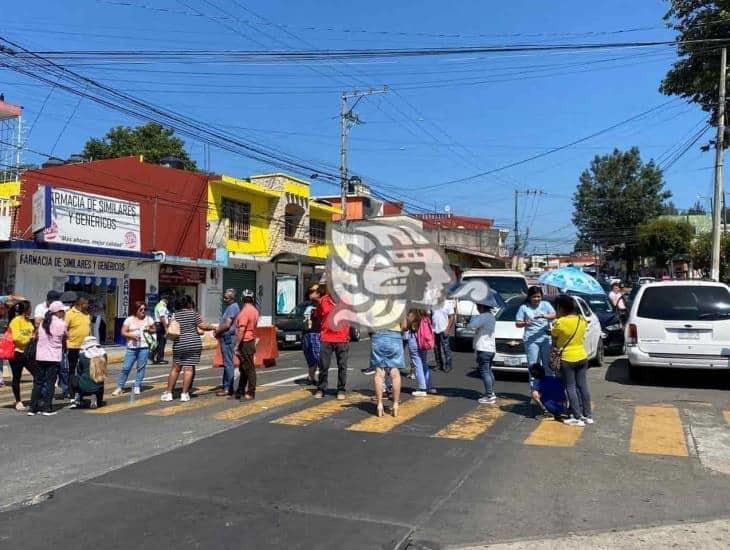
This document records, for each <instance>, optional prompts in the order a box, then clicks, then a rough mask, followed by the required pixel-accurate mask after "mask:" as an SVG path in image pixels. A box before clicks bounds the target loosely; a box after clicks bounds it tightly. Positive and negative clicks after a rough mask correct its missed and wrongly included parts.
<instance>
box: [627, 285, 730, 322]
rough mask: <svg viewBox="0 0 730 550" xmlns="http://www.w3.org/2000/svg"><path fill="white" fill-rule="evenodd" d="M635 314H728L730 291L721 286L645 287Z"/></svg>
mask: <svg viewBox="0 0 730 550" xmlns="http://www.w3.org/2000/svg"><path fill="white" fill-rule="evenodd" d="M636 315H637V316H638V317H644V318H646V319H661V320H663V321H700V320H703V321H710V320H717V319H727V318H728V317H730V293H729V292H728V291H727V288H725V287H722V286H699V285H698V286H692V285H686V286H685V285H682V286H679V285H676V286H675V285H671V286H658V287H653V288H647V289H646V290H645V291H644V294H643V295H642V296H641V301H640V302H639V310H638V311H637V312H636Z"/></svg>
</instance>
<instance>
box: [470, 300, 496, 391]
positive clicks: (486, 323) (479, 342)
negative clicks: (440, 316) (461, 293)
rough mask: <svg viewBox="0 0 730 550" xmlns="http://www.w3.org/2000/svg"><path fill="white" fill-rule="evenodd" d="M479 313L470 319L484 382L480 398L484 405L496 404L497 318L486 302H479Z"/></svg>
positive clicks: (478, 365)
mask: <svg viewBox="0 0 730 550" xmlns="http://www.w3.org/2000/svg"><path fill="white" fill-rule="evenodd" d="M477 311H478V312H479V315H475V316H474V317H472V318H471V321H469V328H471V329H474V330H475V331H476V332H475V333H474V351H475V352H476V356H477V368H478V369H479V374H480V375H481V377H482V381H483V382H484V395H483V396H482V397H480V398H479V403H481V404H482V405H494V404H495V403H496V402H497V396H496V395H495V393H494V373H493V372H492V360H493V359H494V353H495V352H496V346H495V341H494V330H495V328H496V326H497V320H496V319H495V317H494V313H492V308H491V307H490V306H487V305H484V304H477Z"/></svg>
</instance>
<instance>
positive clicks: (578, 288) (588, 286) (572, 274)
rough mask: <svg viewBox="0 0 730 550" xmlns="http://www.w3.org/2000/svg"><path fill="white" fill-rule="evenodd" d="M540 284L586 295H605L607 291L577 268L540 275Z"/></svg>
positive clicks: (566, 268)
mask: <svg viewBox="0 0 730 550" xmlns="http://www.w3.org/2000/svg"><path fill="white" fill-rule="evenodd" d="M539 281H540V283H541V284H543V285H547V286H554V287H557V288H559V289H560V290H562V291H564V292H565V291H573V292H582V293H584V294H605V293H606V291H605V290H603V287H602V286H601V285H600V284H598V281H596V280H595V279H594V278H593V277H591V276H590V275H588V273H586V272H585V271H583V270H581V269H578V268H577V267H561V268H560V269H555V270H553V271H546V272H545V273H543V274H542V275H540V279H539Z"/></svg>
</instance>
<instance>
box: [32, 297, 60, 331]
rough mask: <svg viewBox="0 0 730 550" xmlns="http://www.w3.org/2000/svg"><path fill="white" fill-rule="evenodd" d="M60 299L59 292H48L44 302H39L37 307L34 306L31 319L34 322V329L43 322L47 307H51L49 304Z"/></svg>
mask: <svg viewBox="0 0 730 550" xmlns="http://www.w3.org/2000/svg"><path fill="white" fill-rule="evenodd" d="M60 299H61V293H60V292H58V291H57V290H49V291H48V294H46V301H45V302H40V303H39V304H38V305H37V306H35V310H34V311H33V319H34V320H35V326H36V327H39V326H40V325H41V323H42V322H43V318H44V317H45V316H46V312H47V311H48V307H49V306H50V305H51V303H52V302H55V301H57V300H60Z"/></svg>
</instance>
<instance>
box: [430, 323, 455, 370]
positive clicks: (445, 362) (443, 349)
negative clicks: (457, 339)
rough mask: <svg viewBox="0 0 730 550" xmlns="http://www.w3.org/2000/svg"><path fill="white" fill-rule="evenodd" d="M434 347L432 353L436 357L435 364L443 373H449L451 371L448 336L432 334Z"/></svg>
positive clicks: (442, 333) (441, 333)
mask: <svg viewBox="0 0 730 550" xmlns="http://www.w3.org/2000/svg"><path fill="white" fill-rule="evenodd" d="M434 337H435V340H436V342H435V347H434V353H435V355H436V364H437V365H438V367H439V368H440V369H441V370H442V371H444V372H449V371H450V370H451V366H452V365H451V347H450V346H449V336H448V334H446V333H445V332H439V333H436V334H434Z"/></svg>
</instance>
